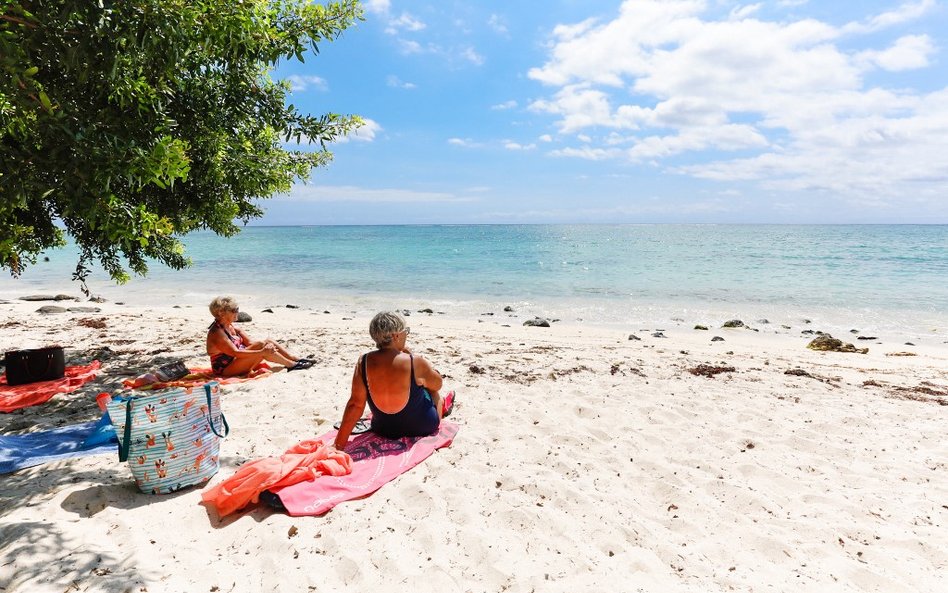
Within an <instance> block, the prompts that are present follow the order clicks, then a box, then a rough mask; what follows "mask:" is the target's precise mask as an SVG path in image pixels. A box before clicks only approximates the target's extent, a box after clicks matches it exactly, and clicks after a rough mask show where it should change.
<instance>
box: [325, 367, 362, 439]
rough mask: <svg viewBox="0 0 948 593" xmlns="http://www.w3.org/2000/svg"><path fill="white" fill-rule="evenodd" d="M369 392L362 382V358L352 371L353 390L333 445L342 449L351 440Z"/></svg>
mask: <svg viewBox="0 0 948 593" xmlns="http://www.w3.org/2000/svg"><path fill="white" fill-rule="evenodd" d="M367 396H368V394H367V393H366V390H365V384H363V383H362V359H361V358H360V359H359V361H358V362H356V367H355V371H354V372H353V373H352V391H351V395H350V396H349V401H348V402H346V408H345V410H344V411H343V413H342V423H341V424H340V425H339V432H338V433H337V434H336V440H335V442H334V443H333V446H334V447H335V448H336V449H338V450H339V451H342V450H343V449H345V447H346V443H348V442H349V435H351V434H352V429H353V428H355V425H356V422H358V421H359V418H362V412H364V411H365V400H366V397H367Z"/></svg>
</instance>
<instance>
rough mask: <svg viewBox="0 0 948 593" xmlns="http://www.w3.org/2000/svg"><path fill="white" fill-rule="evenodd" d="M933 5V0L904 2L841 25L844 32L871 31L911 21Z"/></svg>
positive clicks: (922, 14)
mask: <svg viewBox="0 0 948 593" xmlns="http://www.w3.org/2000/svg"><path fill="white" fill-rule="evenodd" d="M934 7H935V0H921V2H906V3H904V4H902V5H901V6H899V7H898V8H897V9H895V10H891V11H889V12H883V13H882V14H878V15H875V16H872V17H870V18H868V19H867V20H866V21H865V22H862V23H849V24H847V25H846V26H844V27H843V31H845V32H846V33H873V32H876V31H880V30H882V29H886V28H888V27H891V26H893V25H900V24H902V23H905V22H907V21H913V20H916V19H918V18H919V17H921V16H924V15H925V13H927V12H928V11H930V10H931V9H932V8H934Z"/></svg>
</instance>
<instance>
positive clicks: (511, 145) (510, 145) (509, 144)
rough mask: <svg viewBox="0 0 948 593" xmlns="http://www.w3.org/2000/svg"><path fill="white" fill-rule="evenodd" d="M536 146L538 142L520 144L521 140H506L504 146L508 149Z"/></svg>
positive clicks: (532, 147) (523, 148)
mask: <svg viewBox="0 0 948 593" xmlns="http://www.w3.org/2000/svg"><path fill="white" fill-rule="evenodd" d="M536 147H537V145H536V144H520V143H519V142H513V141H511V140H505V141H504V148H506V149H507V150H533V149H534V148H536Z"/></svg>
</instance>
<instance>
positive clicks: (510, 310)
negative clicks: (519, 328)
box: [504, 305, 514, 313]
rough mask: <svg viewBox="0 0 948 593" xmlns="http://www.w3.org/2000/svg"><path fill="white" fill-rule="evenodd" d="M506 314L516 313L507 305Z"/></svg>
mask: <svg viewBox="0 0 948 593" xmlns="http://www.w3.org/2000/svg"><path fill="white" fill-rule="evenodd" d="M504 312H505V313H513V312H514V308H513V307H511V306H510V305H507V306H506V307H504Z"/></svg>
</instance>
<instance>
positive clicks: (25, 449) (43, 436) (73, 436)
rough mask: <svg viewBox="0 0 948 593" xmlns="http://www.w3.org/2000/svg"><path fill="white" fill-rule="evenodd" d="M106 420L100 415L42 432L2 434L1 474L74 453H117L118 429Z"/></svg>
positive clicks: (0, 444) (0, 446)
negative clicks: (116, 435) (105, 424)
mask: <svg viewBox="0 0 948 593" xmlns="http://www.w3.org/2000/svg"><path fill="white" fill-rule="evenodd" d="M106 422H108V419H107V417H106ZM102 423H103V420H102V419H100V420H99V421H97V422H83V423H82V424H73V425H71V426H62V427H60V428H54V429H52V430H44V431H42V432H31V433H28V434H19V435H0V474H8V473H10V472H15V471H17V470H20V469H23V468H26V467H32V466H34V465H40V464H43V463H48V462H50V461H59V460H61V459H70V458H72V457H85V456H86V455H101V454H103V453H112V454H115V453H116V452H117V451H118V449H117V445H116V443H117V442H118V440H117V439H116V438H115V430H114V429H113V428H112V426H111V424H109V425H108V426H107V427H106V426H102Z"/></svg>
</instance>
